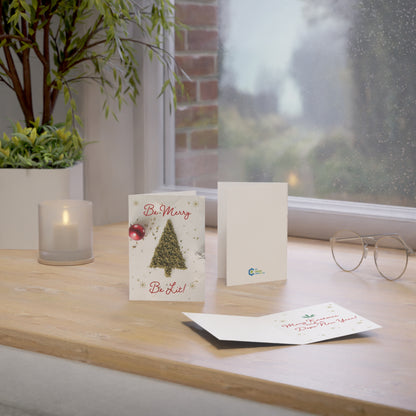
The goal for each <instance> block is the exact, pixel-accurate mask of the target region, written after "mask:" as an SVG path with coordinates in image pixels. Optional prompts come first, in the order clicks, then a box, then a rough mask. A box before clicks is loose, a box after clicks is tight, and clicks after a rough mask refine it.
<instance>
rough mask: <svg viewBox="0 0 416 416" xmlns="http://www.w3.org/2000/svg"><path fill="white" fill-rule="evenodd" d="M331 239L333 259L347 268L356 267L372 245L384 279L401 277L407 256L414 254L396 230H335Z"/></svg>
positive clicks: (347, 270)
mask: <svg viewBox="0 0 416 416" xmlns="http://www.w3.org/2000/svg"><path fill="white" fill-rule="evenodd" d="M330 241H331V251H332V257H333V258H334V260H335V263H336V264H337V265H338V266H339V267H340V268H341V269H342V270H344V271H346V272H352V271H353V270H356V269H357V268H358V267H359V266H360V264H361V263H362V261H363V260H364V259H365V258H366V257H367V253H368V246H369V245H370V244H371V245H374V262H375V264H376V267H377V270H378V272H379V273H380V274H381V275H382V276H383V277H384V278H386V279H387V280H397V279H399V278H400V277H402V276H403V274H404V272H405V271H406V268H407V263H408V259H409V256H413V255H414V254H415V252H414V251H413V250H412V249H411V248H410V247H409V246H408V245H407V244H406V243H405V242H404V241H403V239H402V238H401V237H400V236H399V235H398V234H374V235H359V234H357V233H356V232H354V231H346V230H344V231H339V232H337V233H336V234H335V235H334V236H333V237H332V238H331V240H330Z"/></svg>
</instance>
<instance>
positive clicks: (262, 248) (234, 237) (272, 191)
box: [218, 182, 287, 286]
mask: <svg viewBox="0 0 416 416" xmlns="http://www.w3.org/2000/svg"><path fill="white" fill-rule="evenodd" d="M286 263H287V183H253V182H219V183H218V277H220V278H221V277H226V282H227V286H232V285H242V284H248V283H259V282H270V281H273V280H285V279H286Z"/></svg>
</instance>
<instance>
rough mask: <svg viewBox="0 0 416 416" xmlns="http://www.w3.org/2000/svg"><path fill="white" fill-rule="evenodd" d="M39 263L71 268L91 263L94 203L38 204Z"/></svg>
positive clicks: (62, 201) (52, 202)
mask: <svg viewBox="0 0 416 416" xmlns="http://www.w3.org/2000/svg"><path fill="white" fill-rule="evenodd" d="M38 260H39V263H42V264H48V265H64V266H72V265H79V264H86V263H90V262H92V261H93V260H94V257H93V253H92V203H91V202H90V201H84V200H75V199H67V200H53V201H42V202H41V203H40V204H39V257H38Z"/></svg>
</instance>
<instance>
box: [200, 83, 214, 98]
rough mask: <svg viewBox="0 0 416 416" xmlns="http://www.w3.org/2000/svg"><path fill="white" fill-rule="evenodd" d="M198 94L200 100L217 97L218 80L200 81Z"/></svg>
mask: <svg viewBox="0 0 416 416" xmlns="http://www.w3.org/2000/svg"><path fill="white" fill-rule="evenodd" d="M199 94H200V99H201V100H202V101H206V100H216V99H217V98H218V80H216V79H215V80H209V81H200V84H199Z"/></svg>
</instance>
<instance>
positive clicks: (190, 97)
mask: <svg viewBox="0 0 416 416" xmlns="http://www.w3.org/2000/svg"><path fill="white" fill-rule="evenodd" d="M183 87H184V90H183V92H182V91H181V90H180V88H179V87H177V88H176V97H177V100H178V103H181V104H186V103H194V102H196V95H197V94H196V90H197V88H196V87H197V85H196V82H193V81H184V82H183Z"/></svg>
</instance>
